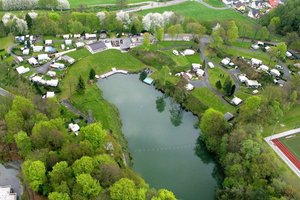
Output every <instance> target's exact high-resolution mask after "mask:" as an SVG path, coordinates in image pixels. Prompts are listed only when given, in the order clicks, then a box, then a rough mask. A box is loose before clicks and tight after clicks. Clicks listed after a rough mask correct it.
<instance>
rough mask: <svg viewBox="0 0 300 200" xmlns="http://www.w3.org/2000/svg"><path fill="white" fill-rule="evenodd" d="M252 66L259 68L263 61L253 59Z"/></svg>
mask: <svg viewBox="0 0 300 200" xmlns="http://www.w3.org/2000/svg"><path fill="white" fill-rule="evenodd" d="M251 64H252V66H254V67H258V66H259V65H261V64H262V61H261V60H258V59H256V58H251Z"/></svg>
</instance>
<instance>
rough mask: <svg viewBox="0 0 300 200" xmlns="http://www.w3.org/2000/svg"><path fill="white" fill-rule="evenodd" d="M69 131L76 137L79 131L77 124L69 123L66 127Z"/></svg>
mask: <svg viewBox="0 0 300 200" xmlns="http://www.w3.org/2000/svg"><path fill="white" fill-rule="evenodd" d="M68 127H69V129H70V131H72V132H73V133H74V134H75V135H76V136H77V135H78V132H79V130H80V126H79V125H78V124H73V123H70V124H69V125H68Z"/></svg>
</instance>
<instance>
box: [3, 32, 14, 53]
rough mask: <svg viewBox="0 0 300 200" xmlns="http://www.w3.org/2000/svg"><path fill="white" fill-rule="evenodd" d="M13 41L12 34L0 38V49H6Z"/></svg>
mask: <svg viewBox="0 0 300 200" xmlns="http://www.w3.org/2000/svg"><path fill="white" fill-rule="evenodd" d="M13 43H14V38H13V36H12V35H9V36H7V37H3V38H0V44H1V45H0V49H5V50H6V51H7V50H8V47H9V46H11V45H12V44H13Z"/></svg>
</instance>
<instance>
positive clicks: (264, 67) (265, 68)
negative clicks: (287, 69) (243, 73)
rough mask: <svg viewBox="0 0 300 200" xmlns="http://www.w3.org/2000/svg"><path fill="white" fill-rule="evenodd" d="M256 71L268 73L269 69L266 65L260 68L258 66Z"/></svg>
mask: <svg viewBox="0 0 300 200" xmlns="http://www.w3.org/2000/svg"><path fill="white" fill-rule="evenodd" d="M258 69H260V70H261V71H264V72H268V71H269V67H268V66H266V65H261V66H259V68H258Z"/></svg>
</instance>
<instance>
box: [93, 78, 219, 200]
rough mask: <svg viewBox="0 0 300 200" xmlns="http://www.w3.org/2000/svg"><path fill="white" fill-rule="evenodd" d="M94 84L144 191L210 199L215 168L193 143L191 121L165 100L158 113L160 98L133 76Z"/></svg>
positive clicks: (191, 117) (196, 131) (193, 120)
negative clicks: (113, 115) (115, 113)
mask: <svg viewBox="0 0 300 200" xmlns="http://www.w3.org/2000/svg"><path fill="white" fill-rule="evenodd" d="M98 84H99V87H100V88H101V90H102V91H103V96H104V98H105V99H106V100H108V101H109V102H110V103H112V104H114V105H115V106H116V107H117V108H118V109H119V112H120V117H121V120H122V123H123V133H124V135H125V137H126V139H127V141H128V146H129V151H130V153H131V156H132V158H133V169H134V170H135V171H136V172H137V173H138V174H140V175H141V176H142V177H143V178H144V179H145V180H146V182H147V183H149V184H150V187H154V188H166V189H169V190H171V191H173V192H174V193H175V195H176V197H177V198H179V199H186V200H198V199H199V200H200V199H201V200H202V199H203V200H206V199H207V200H209V199H214V194H215V189H216V187H217V181H216V178H215V177H216V176H217V173H216V172H217V170H216V169H217V168H216V165H215V163H214V162H213V160H212V158H211V155H209V154H208V153H207V151H206V149H205V147H203V144H201V143H200V142H197V141H198V140H197V139H198V137H199V132H200V130H199V129H195V128H194V126H195V124H196V123H197V122H198V118H197V117H195V116H194V115H193V114H192V113H190V112H186V111H181V110H180V107H179V105H178V104H176V103H174V102H172V101H171V100H170V98H165V99H164V102H165V109H164V111H163V112H158V110H157V103H156V100H157V98H159V97H162V96H163V94H162V93H161V92H160V91H157V90H156V89H155V88H154V87H153V86H149V85H146V84H144V83H142V82H141V81H139V80H138V75H113V76H111V77H109V78H107V79H103V80H100V81H99V83H98ZM159 105H162V104H159ZM162 107H163V106H162ZM171 113H172V114H171ZM171 118H172V120H171ZM180 122H181V123H180Z"/></svg>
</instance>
